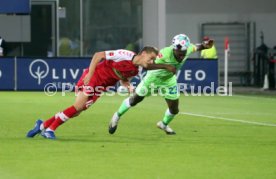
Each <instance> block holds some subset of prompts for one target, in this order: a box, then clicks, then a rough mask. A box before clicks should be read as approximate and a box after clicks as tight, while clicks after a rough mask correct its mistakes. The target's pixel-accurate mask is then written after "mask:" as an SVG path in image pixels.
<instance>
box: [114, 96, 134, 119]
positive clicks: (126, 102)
mask: <svg viewBox="0 0 276 179" xmlns="http://www.w3.org/2000/svg"><path fill="white" fill-rule="evenodd" d="M130 107H131V106H130V104H129V98H127V99H125V100H124V101H123V102H122V104H121V106H120V107H119V109H118V111H117V113H118V116H119V117H121V116H122V115H124V114H125V113H126V112H127V111H128V109H129V108H130Z"/></svg>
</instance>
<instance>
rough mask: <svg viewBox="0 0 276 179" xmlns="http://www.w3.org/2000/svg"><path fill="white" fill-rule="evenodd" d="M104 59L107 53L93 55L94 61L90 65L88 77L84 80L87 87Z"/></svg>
mask: <svg viewBox="0 0 276 179" xmlns="http://www.w3.org/2000/svg"><path fill="white" fill-rule="evenodd" d="M104 58H105V52H96V53H95V54H94V55H93V57H92V60H91V62H90V65H89V72H88V73H87V75H86V76H85V77H84V79H83V81H84V84H85V85H87V84H88V82H89V81H90V79H91V77H92V76H93V74H94V72H95V69H96V66H97V64H98V63H99V62H100V61H101V60H103V59H104Z"/></svg>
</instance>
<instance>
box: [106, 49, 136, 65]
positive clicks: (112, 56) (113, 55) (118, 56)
mask: <svg viewBox="0 0 276 179" xmlns="http://www.w3.org/2000/svg"><path fill="white" fill-rule="evenodd" d="M134 55H135V53H134V52H132V51H128V50H124V49H120V50H109V51H105V57H106V60H113V61H115V62H120V61H123V60H129V61H131V60H132V58H133V56H134Z"/></svg>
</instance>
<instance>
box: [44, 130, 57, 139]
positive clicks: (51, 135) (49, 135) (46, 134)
mask: <svg viewBox="0 0 276 179" xmlns="http://www.w3.org/2000/svg"><path fill="white" fill-rule="evenodd" d="M41 135H42V136H43V137H44V138H46V139H56V136H55V133H54V132H53V131H44V132H42V133H41Z"/></svg>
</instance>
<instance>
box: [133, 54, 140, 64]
mask: <svg viewBox="0 0 276 179" xmlns="http://www.w3.org/2000/svg"><path fill="white" fill-rule="evenodd" d="M132 63H133V64H134V65H135V66H139V65H140V56H138V55H136V56H135V57H134V58H133V60H132Z"/></svg>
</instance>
